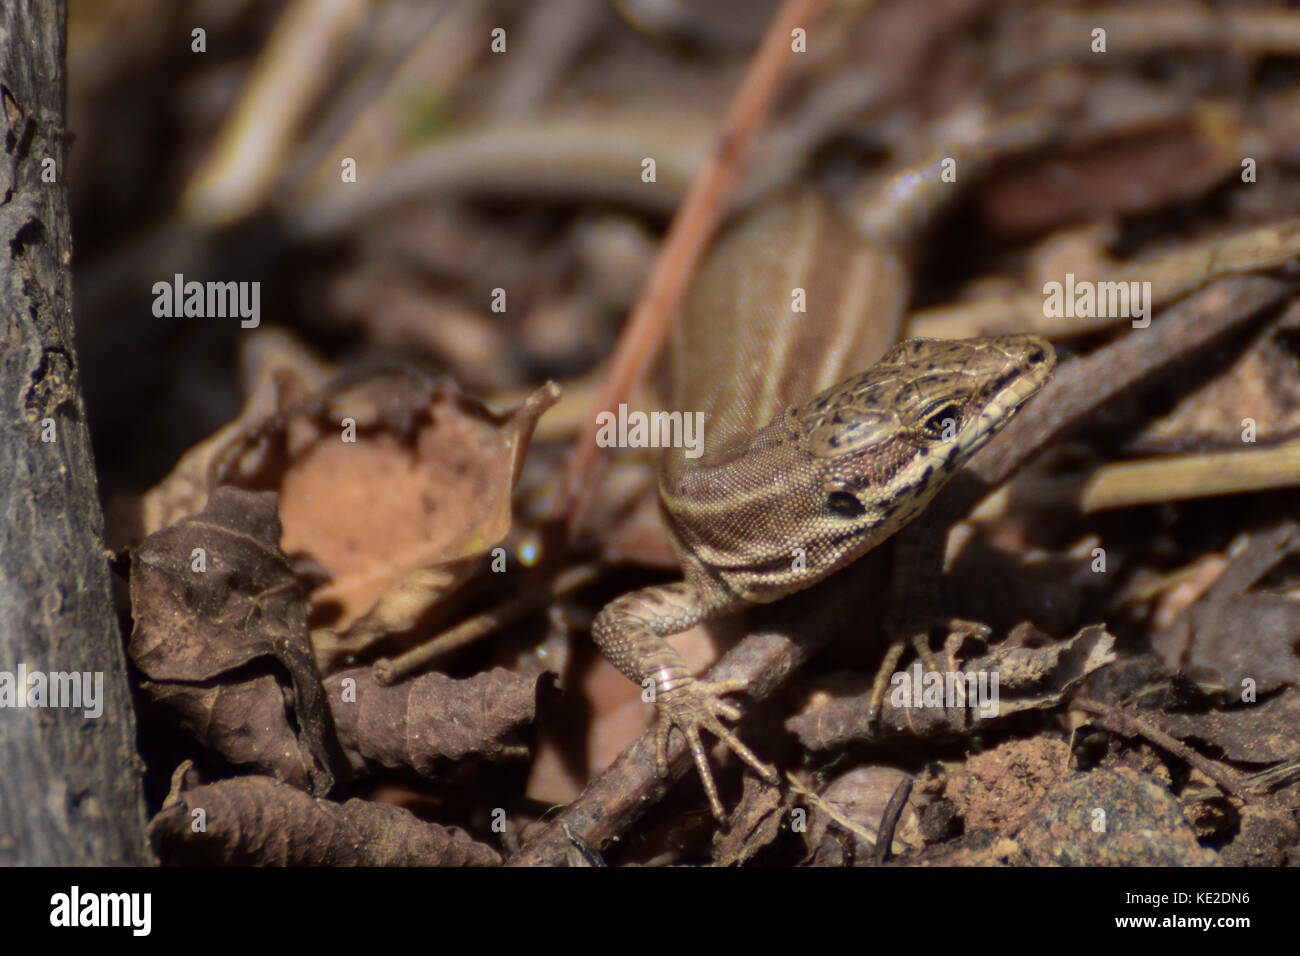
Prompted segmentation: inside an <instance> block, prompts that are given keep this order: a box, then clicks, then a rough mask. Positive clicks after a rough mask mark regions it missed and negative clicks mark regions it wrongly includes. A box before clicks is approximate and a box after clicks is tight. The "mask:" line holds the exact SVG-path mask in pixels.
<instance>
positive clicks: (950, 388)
mask: <svg viewBox="0 0 1300 956" xmlns="http://www.w3.org/2000/svg"><path fill="white" fill-rule="evenodd" d="M784 208H785V209H789V210H794V212H793V213H792V214H793V215H794V216H795V217H796V221H795V222H794V223H790V222H785V223H781V224H780V225H781V226H783V227H784V228H785V229H786V230H788V232H789V234H790V235H795V236H799V235H801V231H800V223H799V221H798V217H800V216H802V217H803V218H804V219H806V220H807V221H808V223H812V224H815V227H810V229H815V231H822V230H829V231H830V235H831V237H832V238H831V239H830V240H829V242H830V246H828V247H827V248H840V249H843V248H844V246H845V244H846V243H847V242H849V236H850V235H852V234H853V233H852V230H851V227H849V226H848V225H847V224H846V223H843V222H839V223H838V224H837V215H838V214H837V213H836V212H835V211H834V210H833V209H831V208H830V207H829V206H828V204H826V203H825V202H824V201H823V200H820V199H819V198H809V199H807V200H805V201H803V202H802V203H793V204H788V205H787V206H785V207H784ZM760 215H761V213H760ZM804 231H805V232H807V231H809V230H804ZM818 241H820V242H821V244H822V245H823V246H826V243H827V242H828V240H827V239H826V238H825V237H823V238H822V239H820V240H818ZM858 241H859V242H861V240H858ZM812 244H814V245H815V244H816V243H815V242H814V243H812ZM800 245H801V244H798V243H795V244H792V246H791V247H790V248H788V249H783V250H782V254H783V255H787V256H788V258H789V260H790V264H789V271H788V275H787V276H783V275H776V276H773V277H771V278H772V281H775V282H776V283H778V285H779V283H780V282H781V280H782V279H783V278H787V277H790V278H793V277H796V276H799V275H802V274H803V271H802V270H804V267H805V266H806V261H805V262H797V261H795V260H798V259H799V258H800ZM803 245H807V244H803ZM803 251H804V252H805V253H806V252H808V250H807V249H805V250H803ZM713 261H727V257H726V256H719V257H716V258H715V260H713ZM836 265H838V266H839V267H841V268H843V267H846V266H848V267H850V268H851V267H852V265H853V262H849V263H844V262H840V263H837V264H836ZM707 269H708V267H707V266H706V269H705V272H707ZM778 271H779V270H778ZM707 279H708V277H707V275H705V274H704V273H702V275H701V277H700V279H697V284H700V283H701V282H707ZM797 284H798V283H797V282H794V281H792V282H791V283H790V286H791V287H793V286H795V285H797ZM806 285H807V286H808V287H809V288H808V289H805V290H804V291H805V292H806V293H807V294H808V295H809V297H810V301H809V305H808V309H807V311H806V312H802V313H800V312H794V311H784V312H782V311H780V310H775V309H773V308H771V307H770V306H768V307H766V308H763V309H758V310H756V314H753V315H746V314H745V311H744V304H745V301H746V297H745V296H741V297H740V299H739V303H738V307H737V308H734V309H730V310H726V314H724V315H722V316H720V315H719V314H718V312H717V311H716V310H710V309H708V308H696V309H691V308H689V307H688V308H687V309H686V310H685V311H684V314H683V316H682V317H681V320H680V321H679V322H678V323H677V324H676V326H675V327H674V332H673V345H672V355H673V365H674V373H675V374H674V382H673V385H674V393H673V403H674V405H675V407H676V408H678V409H682V410H686V411H687V412H690V411H694V410H697V409H698V410H702V411H704V413H705V415H706V418H705V443H704V450H703V454H702V455H701V456H700V457H698V458H695V459H692V458H689V457H687V454H686V450H685V449H683V448H669V449H665V450H664V452H663V454H662V455H661V459H660V468H659V481H658V493H659V503H660V509H661V513H662V515H663V519H664V525H665V528H666V529H667V531H668V535H669V538H670V541H671V543H672V546H673V549H674V551H675V553H676V555H677V558H678V561H679V564H680V565H681V568H682V572H683V578H684V579H683V580H682V581H681V582H677V583H671V584H666V585H656V586H653V587H649V588H644V589H641V590H638V591H633V592H631V593H629V594H625V595H623V596H621V597H618V598H616V599H614V600H613V601H611V602H610V603H609V604H607V605H606V606H605V607H604V608H603V609H602V610H601V612H600V613H599V614H598V615H597V616H596V618H595V620H594V621H593V623H592V636H593V638H594V639H595V641H596V643H597V645H598V646H599V647H600V649H601V651H602V653H603V654H604V655H605V657H606V658H607V659H608V660H609V661H610V663H612V664H613V665H614V667H615V668H617V669H618V670H619V671H620V672H621V673H622V674H624V675H625V676H626V677H628V678H630V679H631V680H633V681H635V682H637V683H639V684H641V685H642V686H643V687H646V688H647V689H650V690H652V691H653V700H654V702H655V705H656V711H657V722H656V734H655V742H656V747H655V749H656V769H657V772H658V773H659V775H660V777H666V776H667V775H668V761H667V747H668V739H669V735H670V733H671V732H672V730H673V729H674V728H677V729H678V730H680V731H681V732H682V733H683V734H684V735H685V737H686V740H687V743H688V746H689V749H690V752H691V756H692V759H693V761H694V763H695V767H696V770H697V772H698V773H699V776H700V779H701V782H702V783H703V785H704V790H705V793H706V795H707V797H708V800H709V805H710V808H711V809H712V811H713V814H714V816H715V817H717V818H718V819H719V820H722V819H724V817H725V814H724V812H723V809H722V804H721V800H720V798H719V796H718V792H717V786H716V784H715V782H714V780H713V774H712V771H711V769H710V767H709V762H708V757H707V754H706V752H705V749H704V744H703V741H702V738H701V736H700V733H701V731H708V732H710V733H711V734H713V735H714V736H716V737H718V738H719V739H721V740H722V741H723V742H724V743H725V744H726V745H727V746H728V747H729V748H730V749H731V750H732V751H733V752H734V753H735V754H736V755H737V756H739V757H740V758H741V759H742V760H743V761H744V762H745V763H746V764H747V765H748V766H749V767H750V768H751V769H753V770H754V771H755V772H756V773H758V774H759V775H760V776H761V777H763V778H764V779H766V780H768V781H770V782H775V780H776V774H775V770H774V769H773V768H772V767H770V766H769V765H767V764H766V763H764V762H763V761H762V760H760V759H759V758H758V756H757V755H756V754H754V753H753V751H751V750H750V749H749V747H748V746H746V745H745V744H744V743H743V742H742V741H741V740H740V739H739V738H738V737H736V735H735V734H734V732H733V731H732V730H731V729H730V728H729V727H728V726H727V725H726V724H724V723H723V719H726V720H729V721H735V720H737V719H739V717H740V713H739V711H738V710H737V708H736V707H735V706H734V705H733V704H731V703H730V702H728V701H726V700H724V699H723V698H724V696H725V695H726V694H729V693H733V692H736V691H742V690H744V689H745V686H744V683H743V682H741V681H723V682H714V683H709V682H704V681H701V680H697V679H696V678H695V677H694V676H693V675H692V674H691V672H690V670H689V669H688V668H687V667H686V665H685V663H684V662H683V660H682V659H681V657H680V655H678V654H677V652H676V651H675V650H673V648H672V647H671V646H670V645H669V644H668V643H667V642H666V641H665V640H664V637H665V636H667V635H671V634H674V633H678V632H680V631H683V630H685V629H687V628H688V627H691V626H692V625H694V624H696V623H698V622H700V621H705V620H708V619H710V618H714V617H717V616H720V615H723V614H727V613H732V612H735V611H738V610H741V609H743V608H745V607H747V606H749V605H753V604H765V603H770V602H772V601H777V600H780V599H781V598H784V597H786V596H788V595H791V594H793V593H795V592H797V591H801V590H803V589H805V588H807V587H810V586H812V585H813V584H815V583H817V582H818V581H820V580H822V579H824V578H826V577H828V576H829V575H831V574H833V573H834V572H836V571H837V570H839V569H840V568H842V567H845V566H847V565H848V564H850V563H852V562H853V561H855V560H857V559H858V558H859V557H861V556H862V555H864V554H866V553H867V552H868V551H870V550H871V549H873V548H875V547H877V546H878V545H880V544H881V543H883V542H884V541H886V540H887V539H889V538H890V537H891V536H892V535H893V534H894V533H895V532H897V531H898V530H899V529H901V528H902V527H903V526H905V525H906V524H907V523H908V522H909V521H911V520H912V519H913V518H915V517H916V516H917V515H919V514H920V513H921V512H922V511H923V510H924V509H925V507H926V506H927V505H928V504H929V502H930V500H931V499H932V498H933V497H934V496H935V494H936V493H937V492H938V491H939V489H940V488H941V487H942V486H943V484H944V483H945V481H946V480H947V479H948V478H949V477H950V476H951V475H952V474H953V473H954V472H955V471H956V470H957V469H958V468H959V467H960V466H961V465H962V464H964V463H965V462H966V461H967V460H968V459H969V458H970V457H971V456H972V455H973V454H974V453H975V452H977V451H978V450H979V449H980V448H982V447H983V446H984V445H985V444H986V443H987V441H988V440H989V439H990V438H991V437H992V436H993V435H994V434H996V433H997V432H998V431H999V430H1000V429H1001V428H1002V427H1003V426H1004V425H1006V424H1007V422H1009V421H1010V420H1011V418H1012V417H1013V416H1014V415H1015V414H1016V412H1017V411H1018V410H1019V409H1020V408H1021V407H1022V406H1023V405H1024V404H1025V402H1027V401H1028V400H1029V399H1030V398H1031V397H1032V396H1033V395H1034V394H1035V393H1037V392H1038V391H1039V389H1041V388H1042V387H1043V385H1044V384H1045V383H1046V382H1047V381H1048V379H1049V378H1050V376H1051V373H1052V370H1053V368H1054V365H1055V353H1054V351H1053V349H1052V346H1051V345H1050V343H1048V342H1047V341H1046V340H1045V339H1042V338H1040V337H1038V336H1035V335H1030V334H1013V335H1000V336H990V337H984V338H974V339H965V340H935V339H908V340H904V341H902V342H900V343H898V344H897V345H895V346H893V347H892V348H891V349H889V350H888V351H887V352H885V354H884V355H883V356H881V357H880V358H879V360H878V361H877V362H876V363H875V364H874V365H871V367H869V368H867V369H866V370H865V371H858V372H856V373H854V374H852V375H849V376H848V377H845V378H843V379H841V380H839V381H834V380H833V379H832V378H831V376H832V375H834V373H836V372H838V371H839V370H840V367H841V366H842V365H843V364H844V362H845V361H846V360H848V361H852V360H853V359H854V357H856V356H859V355H861V354H864V349H867V348H869V346H867V345H866V344H865V342H864V340H863V337H862V334H861V333H860V332H858V331H852V329H853V328H854V327H858V328H860V327H861V326H862V325H863V316H862V315H861V314H859V311H860V309H857V308H854V305H855V303H854V302H853V301H849V302H845V301H835V302H824V301H815V299H816V296H817V294H818V291H819V289H824V288H827V287H829V288H834V289H840V290H842V289H844V288H845V287H846V286H851V285H852V283H846V282H845V281H844V280H843V279H842V278H841V279H840V280H839V281H835V282H829V283H818V282H817V280H816V278H815V277H814V278H813V279H812V280H811V281H808V282H806ZM697 301H698V297H697ZM704 301H705V302H706V303H707V301H708V300H707V297H705V298H704ZM752 301H755V302H760V301H765V302H770V301H772V299H771V298H770V297H765V296H762V295H754V296H753V297H752ZM863 304H865V303H864V302H863V301H861V299H860V298H859V300H858V301H857V302H856V305H857V306H859V307H860V306H862V305H863ZM718 343H721V344H722V347H721V348H719V347H718ZM828 379H829V380H831V381H832V382H833V384H829V385H827V384H826V382H827V380H828ZM918 649H919V648H918ZM886 659H887V660H890V659H893V660H896V659H897V657H896V656H891V657H887V658H886ZM878 683H879V682H878Z"/></svg>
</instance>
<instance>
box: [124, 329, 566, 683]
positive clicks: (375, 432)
mask: <svg viewBox="0 0 1300 956" xmlns="http://www.w3.org/2000/svg"><path fill="white" fill-rule="evenodd" d="M268 351H271V352H273V353H274V354H272V355H271V356H270V357H263V360H262V362H261V364H260V365H258V366H257V371H255V373H254V376H253V378H254V381H255V383H256V384H255V388H254V391H253V393H252V395H251V397H250V398H249V401H248V404H247V406H246V407H245V409H244V412H243V413H242V414H241V416H240V417H239V419H238V420H236V421H235V422H233V423H232V424H231V425H229V426H227V427H226V428H224V429H222V430H221V432H219V433H218V434H217V435H215V436H213V438H211V439H209V440H208V441H206V442H204V443H203V444H201V445H199V446H197V447H196V448H195V449H194V450H192V451H191V452H190V453H188V454H187V455H186V456H185V458H184V459H182V461H181V463H180V464H179V465H178V466H177V467H176V469H175V470H174V471H173V472H172V474H171V475H169V476H168V478H167V479H166V480H165V481H164V482H163V483H162V484H161V485H159V486H158V487H157V488H155V489H154V490H152V491H151V492H149V494H148V495H146V497H145V503H144V506H143V511H144V515H145V523H146V530H149V531H154V530H158V529H159V528H161V527H165V526H167V525H168V524H171V523H174V522H175V521H176V520H179V519H180V518H181V517H184V516H186V515H190V514H195V513H197V512H198V511H199V510H200V509H201V508H202V507H203V504H204V502H205V501H206V498H207V495H208V494H210V493H211V491H212V489H213V488H214V487H216V486H219V485H234V486H237V487H243V488H248V489H256V490H266V489H273V490H276V491H278V492H279V495H280V498H279V520H280V524H281V526H282V528H283V533H282V537H281V540H280V541H279V545H280V547H281V549H282V550H283V551H284V552H285V554H287V555H289V556H290V557H291V558H293V559H294V561H295V563H296V564H297V566H299V567H300V568H310V569H311V571H312V572H313V574H314V575H315V576H316V577H318V578H319V579H322V580H323V581H324V583H322V584H321V585H320V586H319V587H317V588H316V589H315V590H314V591H313V592H312V593H311V594H310V596H309V600H308V613H309V619H310V620H311V621H312V622H313V629H312V631H311V639H312V645H313V648H314V649H315V652H316V655H317V660H318V662H319V663H320V665H321V667H322V670H325V671H328V670H332V669H334V667H335V666H336V665H337V663H338V662H340V661H342V660H345V659H346V658H347V657H348V656H349V655H351V654H354V653H355V652H357V651H359V650H362V649H364V648H365V647H366V646H368V645H369V643H370V642H371V641H373V640H374V639H375V638H377V637H379V636H382V635H386V634H391V633H401V632H405V631H408V630H410V629H411V628H412V627H413V626H415V624H416V623H417V622H418V621H419V620H420V619H421V618H422V616H423V615H425V614H426V613H427V612H428V611H429V610H430V608H431V607H433V605H434V604H435V603H436V602H437V601H438V600H439V599H440V598H442V597H443V596H445V595H446V594H448V593H449V592H450V591H452V590H454V589H455V588H456V587H457V586H458V585H459V584H460V583H462V582H463V581H464V580H465V579H466V578H467V577H468V576H469V574H470V573H471V571H472V569H473V566H474V562H475V561H476V560H477V559H478V558H479V557H481V556H482V555H483V554H485V553H487V552H488V551H490V550H491V549H492V548H493V547H494V546H496V545H497V544H499V543H500V542H501V541H502V540H503V539H504V538H505V536H506V533H507V532H508V530H509V528H510V520H511V510H510V496H511V492H512V491H513V488H514V484H515V482H516V480H517V479H518V476H519V471H520V469H521V467H522V464H523V460H524V456H525V454H526V452H527V448H528V443H529V439H530V437H531V435H532V431H533V427H534V426H535V424H536V422H537V418H538V417H539V416H540V415H541V414H542V412H544V411H545V410H546V409H547V408H549V407H550V406H551V405H553V404H554V403H555V402H556V401H557V399H558V397H559V388H558V386H556V385H554V384H553V383H548V384H547V385H545V386H543V387H542V388H541V389H539V390H537V391H536V392H534V393H533V394H532V395H531V396H530V397H529V398H527V399H526V400H525V401H524V402H523V403H522V404H521V405H519V406H517V407H516V408H513V409H510V410H508V411H505V412H497V411H495V410H493V409H491V408H489V407H488V406H486V405H483V404H482V403H480V402H478V401H475V400H474V399H471V398H469V397H467V396H464V395H462V394H460V393H459V391H457V389H456V388H455V386H454V385H452V384H450V383H447V382H435V381H432V380H430V379H429V378H427V377H426V376H424V375H422V374H421V373H419V372H416V371H414V370H410V369H381V370H378V371H371V372H367V373H351V374H348V375H343V376H338V377H336V378H334V379H332V380H330V381H328V382H326V381H322V379H323V377H324V375H323V367H322V366H321V365H320V364H319V363H314V362H313V360H311V359H310V357H309V356H305V355H303V354H298V353H294V352H292V351H289V350H281V351H279V352H274V350H268Z"/></svg>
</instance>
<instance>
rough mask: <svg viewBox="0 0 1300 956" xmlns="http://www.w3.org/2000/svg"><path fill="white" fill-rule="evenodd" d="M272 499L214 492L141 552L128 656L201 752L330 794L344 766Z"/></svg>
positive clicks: (134, 584)
mask: <svg viewBox="0 0 1300 956" xmlns="http://www.w3.org/2000/svg"><path fill="white" fill-rule="evenodd" d="M275 499H276V496H275V495H274V494H273V493H269V492H261V493H255V492H247V491H241V490H239V489H237V488H218V489H217V490H216V491H214V492H213V493H212V495H211V496H210V497H209V499H208V502H207V507H206V508H205V509H204V510H203V511H202V512H201V513H200V514H198V515H196V516H195V517H192V518H185V519H183V520H181V521H180V522H179V523H178V524H176V525H174V526H172V527H170V528H165V529H163V530H162V531H158V532H155V533H154V534H152V535H150V536H149V537H148V538H147V539H146V540H145V541H144V543H143V544H141V546H140V547H139V548H138V549H137V550H136V551H135V553H134V556H133V564H132V572H131V607H132V613H133V616H134V618H135V627H134V628H133V630H132V632H131V639H130V642H129V644H128V647H127V651H128V653H129V654H130V656H131V659H132V661H134V662H135V665H136V667H138V668H139V669H140V671H141V672H142V673H143V674H144V677H145V680H144V681H143V682H142V683H141V688H142V690H144V691H145V692H146V693H147V694H149V695H150V696H151V697H152V698H153V700H154V701H155V702H156V703H158V704H160V705H162V706H165V707H166V708H167V709H168V710H170V711H171V712H172V713H174V714H175V715H176V717H177V718H178V719H179V721H180V723H181V725H182V726H183V727H185V728H186V729H187V730H189V731H190V732H191V733H192V734H193V735H194V736H195V737H196V738H197V739H199V740H200V741H201V742H203V743H204V744H205V745H206V746H208V747H209V748H211V749H212V750H214V751H215V752H217V753H219V754H221V755H222V757H224V758H225V759H226V760H228V761H230V762H232V763H235V764H248V763H251V764H254V765H256V766H259V767H262V768H264V769H266V770H267V771H268V772H270V773H273V774H275V775H276V776H277V777H279V778H280V779H283V780H286V781H289V782H291V783H293V784H295V785H296V786H301V787H308V786H310V787H311V788H312V789H313V790H314V791H316V792H327V791H328V790H329V789H330V788H331V787H332V786H333V784H334V782H335V781H336V780H337V779H338V777H339V775H343V776H346V775H347V773H348V767H347V762H346V760H345V759H344V758H343V755H342V752H341V751H340V749H339V746H338V741H337V738H336V737H335V735H334V728H333V723H332V720H331V718H330V714H329V708H328V704H327V703H326V700H325V696H324V692H323V690H322V688H321V685H320V678H319V675H318V674H317V673H316V667H315V663H314V661H313V658H312V654H311V648H310V646H309V645H308V643H307V620H306V613H305V605H304V598H303V594H302V589H301V588H300V587H299V585H298V581H297V579H296V578H295V577H294V575H293V573H292V571H291V570H290V569H289V564H288V562H287V561H286V560H285V557H284V555H283V554H281V553H280V551H279V549H278V547H277V542H278V541H279V537H280V527H279V522H278V521H277V520H276V513H275V503H276V502H275ZM254 662H264V663H273V664H276V665H278V668H277V669H276V673H274V674H267V673H266V672H265V671H264V670H262V669H259V668H257V667H250V666H248V665H250V664H253V663H254ZM284 676H287V677H288V678H289V681H290V682H291V684H292V687H293V693H292V699H291V701H290V700H286V698H285V692H284V689H283V686H282V685H283V678H284ZM290 721H293V723H290ZM313 757H314V758H315V760H313V759H312V758H313Z"/></svg>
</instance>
